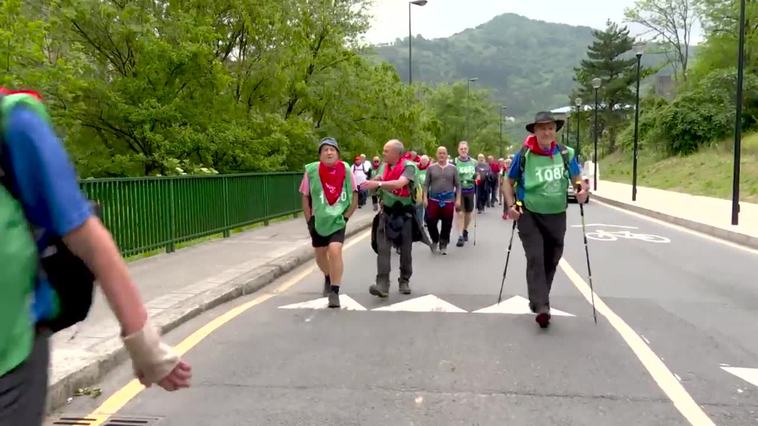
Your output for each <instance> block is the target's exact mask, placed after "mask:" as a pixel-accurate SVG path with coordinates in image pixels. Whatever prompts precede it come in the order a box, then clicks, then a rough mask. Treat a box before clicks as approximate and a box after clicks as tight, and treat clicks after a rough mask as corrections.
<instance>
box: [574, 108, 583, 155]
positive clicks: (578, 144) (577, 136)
mask: <svg viewBox="0 0 758 426" xmlns="http://www.w3.org/2000/svg"><path fill="white" fill-rule="evenodd" d="M574 105H576V157H577V158H579V154H581V153H582V151H581V148H580V143H579V123H581V119H580V118H579V110H580V109H581V107H582V98H576V99H574Z"/></svg>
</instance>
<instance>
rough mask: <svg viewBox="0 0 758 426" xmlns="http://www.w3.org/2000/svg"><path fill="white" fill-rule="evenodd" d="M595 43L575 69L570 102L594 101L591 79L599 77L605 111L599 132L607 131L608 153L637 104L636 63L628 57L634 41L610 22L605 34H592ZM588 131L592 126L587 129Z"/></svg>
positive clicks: (599, 94)
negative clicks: (635, 86)
mask: <svg viewBox="0 0 758 426" xmlns="http://www.w3.org/2000/svg"><path fill="white" fill-rule="evenodd" d="M593 36H594V37H595V41H594V42H593V43H592V45H590V46H589V47H588V49H587V59H583V60H582V62H581V64H580V66H579V67H578V68H575V69H574V71H575V73H576V76H575V77H574V81H576V83H577V84H578V85H579V87H578V88H577V89H576V91H575V93H574V94H572V96H571V99H574V98H575V97H576V96H581V97H582V98H583V99H584V100H585V102H587V103H590V102H593V100H594V89H593V88H592V79H594V78H596V77H597V78H600V79H601V80H602V86H601V88H600V90H599V91H598V97H599V100H600V101H599V108H602V109H604V111H603V112H602V114H601V116H600V117H599V120H600V124H601V126H600V129H601V131H602V130H603V129H607V130H608V134H609V147H608V148H609V150H610V151H613V150H614V149H615V143H616V134H617V133H618V128H619V127H620V126H621V125H622V124H623V121H624V119H625V117H626V110H627V108H628V106H629V105H632V104H633V103H634V99H635V95H634V92H633V91H632V89H631V85H632V83H633V82H635V81H636V63H637V60H636V59H635V58H634V57H633V56H631V55H629V52H630V50H631V49H632V47H633V44H634V39H632V38H631V37H629V29H628V28H627V27H626V26H624V27H619V26H618V25H617V24H616V23H614V22H611V21H608V23H607V27H606V29H605V30H603V31H597V30H595V31H593ZM585 128H589V127H585Z"/></svg>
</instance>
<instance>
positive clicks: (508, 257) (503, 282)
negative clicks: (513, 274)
mask: <svg viewBox="0 0 758 426" xmlns="http://www.w3.org/2000/svg"><path fill="white" fill-rule="evenodd" d="M515 233H516V221H515V220H514V221H513V228H511V241H510V242H509V243H508V254H507V255H506V256H505V270H504V271H503V281H502V282H501V283H500V294H498V295H497V304H498V305H499V304H500V300H502V298H503V286H505V274H507V273H508V261H509V260H510V259H511V248H512V247H513V235H514V234H515Z"/></svg>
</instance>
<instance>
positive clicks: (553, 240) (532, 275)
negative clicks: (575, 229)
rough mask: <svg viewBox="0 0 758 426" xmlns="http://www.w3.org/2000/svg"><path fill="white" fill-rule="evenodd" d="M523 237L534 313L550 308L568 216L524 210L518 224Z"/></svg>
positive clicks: (522, 241)
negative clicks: (545, 307) (543, 308)
mask: <svg viewBox="0 0 758 426" xmlns="http://www.w3.org/2000/svg"><path fill="white" fill-rule="evenodd" d="M518 231H519V237H520V238H521V243H522V244H523V246H524V252H525V253H526V284H527V287H528V289H529V306H530V308H531V309H532V311H533V312H534V311H537V310H539V309H540V308H541V307H543V306H545V305H547V306H548V307H549V306H550V290H551V288H552V286H553V278H554V277H555V270H556V268H557V267H558V262H559V261H560V260H561V256H563V240H564V237H565V236H566V213H565V212H564V213H558V214H539V213H533V212H530V211H528V210H526V209H524V214H523V215H521V218H520V219H519V221H518Z"/></svg>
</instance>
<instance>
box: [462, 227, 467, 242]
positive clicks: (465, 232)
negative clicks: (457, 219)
mask: <svg viewBox="0 0 758 426" xmlns="http://www.w3.org/2000/svg"><path fill="white" fill-rule="evenodd" d="M463 241H465V242H468V230H467V229H464V230H463Z"/></svg>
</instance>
